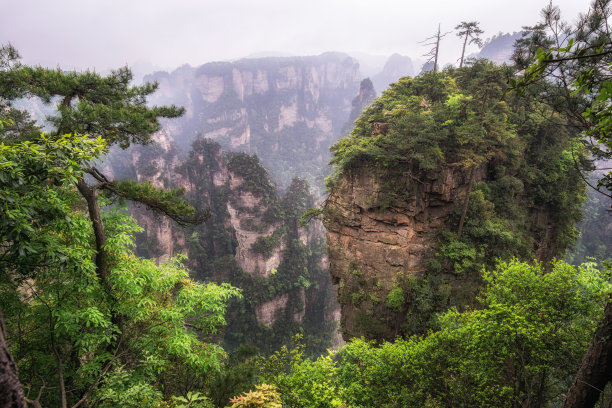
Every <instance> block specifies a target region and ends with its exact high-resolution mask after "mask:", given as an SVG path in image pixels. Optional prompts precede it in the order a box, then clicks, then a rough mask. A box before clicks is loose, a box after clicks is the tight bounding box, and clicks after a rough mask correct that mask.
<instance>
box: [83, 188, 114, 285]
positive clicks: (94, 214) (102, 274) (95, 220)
mask: <svg viewBox="0 0 612 408" xmlns="http://www.w3.org/2000/svg"><path fill="white" fill-rule="evenodd" d="M77 188H78V189H79V192H80V193H81V195H82V196H83V198H85V201H86V202H87V209H88V210H89V219H90V220H91V224H92V225H93V230H94V236H95V238H96V269H97V272H98V277H99V278H100V281H101V282H102V284H103V285H104V287H105V288H106V289H107V291H108V293H110V283H109V282H108V259H107V258H108V256H107V253H106V250H105V249H104V245H105V244H106V234H105V233H104V225H103V224H102V216H101V215H100V206H99V204H98V194H97V190H96V188H95V187H90V186H89V185H88V184H87V183H86V182H85V180H84V179H83V177H79V180H78V182H77Z"/></svg>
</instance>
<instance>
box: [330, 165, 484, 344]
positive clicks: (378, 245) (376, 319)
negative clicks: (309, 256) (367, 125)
mask: <svg viewBox="0 0 612 408" xmlns="http://www.w3.org/2000/svg"><path fill="white" fill-rule="evenodd" d="M481 176H482V175H481V174H479V176H478V178H480V177H481ZM468 179H469V176H468V175H467V174H465V172H463V171H460V170H457V169H454V170H453V169H451V168H447V169H445V170H444V171H443V172H442V174H441V175H439V176H434V175H432V176H431V177H427V178H424V179H423V180H421V182H419V183H415V182H411V181H409V180H407V181H406V191H407V192H408V193H409V194H408V195H409V197H410V199H409V200H407V201H406V202H405V203H404V204H405V205H402V206H401V207H398V206H391V207H388V208H385V209H384V210H382V211H381V209H380V207H379V205H378V203H380V202H381V200H384V199H385V195H386V193H384V192H383V188H382V187H381V186H382V184H383V183H384V182H385V180H381V179H380V178H379V177H378V176H377V175H376V172H372V171H368V169H360V170H356V171H354V172H352V173H351V174H350V175H347V176H345V177H343V178H342V179H341V180H340V181H339V182H338V183H337V184H336V186H335V187H334V190H333V192H332V193H331V195H330V196H329V198H328V199H327V202H326V206H325V209H326V210H325V211H326V214H327V215H326V217H325V222H324V223H325V226H326V227H327V244H328V248H329V256H330V274H331V276H332V279H333V280H334V283H336V284H339V289H338V298H339V301H340V305H341V316H342V317H341V327H342V333H343V336H344V337H345V339H349V338H351V337H355V336H362V335H366V336H370V337H376V338H384V339H393V338H395V337H396V336H397V335H399V334H401V333H402V330H401V328H400V326H401V325H402V324H403V323H404V320H405V318H404V316H402V314H401V313H399V310H394V308H392V307H391V308H390V307H389V306H388V302H387V298H388V296H389V293H390V292H391V291H392V290H393V288H394V287H397V285H398V283H399V282H398V280H399V279H404V280H405V279H407V278H409V277H419V278H422V277H423V274H424V272H425V271H426V270H427V268H428V265H427V259H428V258H429V257H431V256H432V254H433V252H434V251H435V250H436V249H437V235H438V233H439V232H440V230H441V229H442V228H444V226H445V225H446V223H447V221H448V220H449V218H450V217H451V215H452V214H453V213H454V212H455V211H456V209H457V207H458V206H459V205H460V203H461V202H463V200H464V198H465V197H466V194H467V190H468V187H467V186H468ZM454 281H455V279H454V278H453V277H452V275H450V274H449V275H448V276H446V277H445V279H444V283H443V284H446V285H455V282H454ZM466 283H467V282H463V284H466ZM453 289H459V288H453ZM465 289H467V290H468V291H471V290H472V289H473V288H465Z"/></svg>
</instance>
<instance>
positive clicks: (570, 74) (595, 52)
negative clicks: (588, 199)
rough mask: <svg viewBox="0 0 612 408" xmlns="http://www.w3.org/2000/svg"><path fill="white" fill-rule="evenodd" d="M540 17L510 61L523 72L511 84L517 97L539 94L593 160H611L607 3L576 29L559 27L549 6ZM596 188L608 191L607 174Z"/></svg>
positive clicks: (610, 12) (611, 183) (594, 7)
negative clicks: (568, 124)
mask: <svg viewBox="0 0 612 408" xmlns="http://www.w3.org/2000/svg"><path fill="white" fill-rule="evenodd" d="M541 16H542V21H540V22H538V23H537V24H536V25H534V26H533V27H527V29H526V30H525V31H524V34H523V38H522V39H521V40H519V41H518V42H517V47H516V49H515V52H514V55H513V59H514V61H515V63H516V64H517V65H518V66H519V68H523V69H524V71H523V74H522V75H521V76H519V77H518V78H512V79H511V81H510V83H511V84H512V86H513V89H514V90H516V91H517V92H519V93H521V94H523V93H527V94H537V95H538V96H539V97H540V98H541V99H544V100H546V101H547V102H548V103H549V104H550V106H551V107H552V108H553V109H554V110H555V111H556V112H560V113H562V114H566V115H567V116H568V117H569V118H570V121H571V123H572V125H573V126H575V127H577V128H578V129H580V130H582V131H584V133H583V134H581V135H580V138H581V139H583V143H584V144H585V145H587V147H588V148H589V150H590V151H591V153H592V154H593V156H594V157H595V158H600V159H601V158H602V159H609V158H610V152H611V151H612V150H611V149H610V147H612V138H611V137H610V135H611V133H610V130H611V129H612V127H611V126H610V125H611V124H612V120H611V119H610V117H611V113H612V110H611V109H610V103H609V102H610V98H612V92H611V90H612V82H611V81H610V68H611V64H612V59H611V57H612V52H611V50H610V44H611V35H612V34H611V32H610V30H609V28H608V24H607V22H608V20H609V18H610V16H612V7H611V4H610V1H609V0H598V1H593V2H592V3H591V5H590V7H589V9H588V11H587V12H586V13H584V14H581V15H580V17H579V18H578V19H577V20H576V22H575V23H574V24H569V23H567V22H565V21H563V20H562V18H561V10H560V9H559V8H558V7H557V6H553V5H552V3H551V4H550V5H548V6H547V7H545V8H544V9H543V10H542V13H541ZM559 73H561V75H559ZM583 167H585V166H583ZM585 169H586V170H589V168H588V167H586V168H585ZM598 187H599V188H601V187H604V188H607V189H608V190H610V189H611V188H612V175H611V173H610V171H609V170H608V171H606V172H603V176H602V177H601V178H600V180H599V182H598Z"/></svg>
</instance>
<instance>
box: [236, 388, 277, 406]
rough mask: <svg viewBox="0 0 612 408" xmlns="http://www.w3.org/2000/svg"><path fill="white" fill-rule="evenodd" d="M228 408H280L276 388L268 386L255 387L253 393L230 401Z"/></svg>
mask: <svg viewBox="0 0 612 408" xmlns="http://www.w3.org/2000/svg"><path fill="white" fill-rule="evenodd" d="M230 402H231V403H232V405H230V406H229V407H228V408H240V407H243V408H282V404H281V399H280V395H279V394H278V392H277V391H276V387H274V386H273V385H268V384H261V385H257V386H255V391H249V392H246V393H244V394H243V395H240V396H238V397H235V398H232V399H231V400H230Z"/></svg>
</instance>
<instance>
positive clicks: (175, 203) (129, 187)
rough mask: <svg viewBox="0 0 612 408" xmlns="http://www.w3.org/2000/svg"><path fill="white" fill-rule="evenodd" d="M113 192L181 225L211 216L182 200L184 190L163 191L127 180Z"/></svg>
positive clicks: (147, 183)
mask: <svg viewBox="0 0 612 408" xmlns="http://www.w3.org/2000/svg"><path fill="white" fill-rule="evenodd" d="M108 188H109V189H111V188H112V190H111V191H112V192H113V193H115V194H117V195H118V196H120V197H122V198H125V199H128V200H132V201H134V202H136V203H138V205H145V206H146V208H147V209H149V210H151V211H153V212H154V213H155V214H157V215H169V216H171V217H172V219H173V220H175V221H176V222H177V223H179V225H183V226H185V225H187V224H193V223H199V222H203V221H204V220H205V219H206V218H208V217H209V216H210V211H206V212H205V213H203V214H198V213H197V212H196V210H195V208H193V207H192V206H191V205H189V204H187V202H185V201H184V200H183V199H182V195H183V194H184V192H185V190H184V189H183V188H177V189H171V190H161V189H159V188H156V187H154V186H153V185H152V184H151V183H150V182H144V183H138V182H136V181H134V180H130V179H126V180H122V181H117V182H115V183H113V185H112V187H108Z"/></svg>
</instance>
